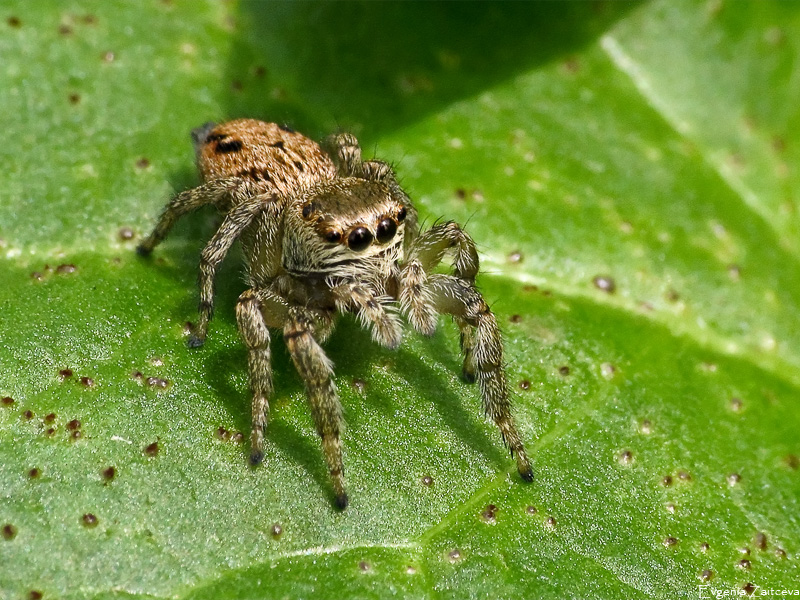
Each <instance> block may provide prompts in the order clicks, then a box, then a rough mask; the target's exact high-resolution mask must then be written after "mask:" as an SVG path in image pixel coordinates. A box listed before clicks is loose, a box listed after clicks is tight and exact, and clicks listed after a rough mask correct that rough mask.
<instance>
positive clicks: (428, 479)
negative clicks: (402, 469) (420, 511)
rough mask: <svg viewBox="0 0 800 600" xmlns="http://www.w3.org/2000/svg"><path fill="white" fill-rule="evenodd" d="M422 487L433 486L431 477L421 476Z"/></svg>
mask: <svg viewBox="0 0 800 600" xmlns="http://www.w3.org/2000/svg"><path fill="white" fill-rule="evenodd" d="M422 485H424V486H425V487H431V486H432V485H433V477H431V476H430V475H423V476H422Z"/></svg>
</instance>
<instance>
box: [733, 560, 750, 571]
mask: <svg viewBox="0 0 800 600" xmlns="http://www.w3.org/2000/svg"><path fill="white" fill-rule="evenodd" d="M736 566H737V567H739V568H740V569H749V568H750V567H752V566H753V565H752V563H751V562H750V561H749V560H747V559H746V558H743V559H742V560H740V561H739V562H738V563H736Z"/></svg>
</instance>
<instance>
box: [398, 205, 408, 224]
mask: <svg viewBox="0 0 800 600" xmlns="http://www.w3.org/2000/svg"><path fill="white" fill-rule="evenodd" d="M405 218H406V207H405V206H403V207H401V208H400V210H398V211H397V220H398V221H400V222H401V223H402V221H403V219H405Z"/></svg>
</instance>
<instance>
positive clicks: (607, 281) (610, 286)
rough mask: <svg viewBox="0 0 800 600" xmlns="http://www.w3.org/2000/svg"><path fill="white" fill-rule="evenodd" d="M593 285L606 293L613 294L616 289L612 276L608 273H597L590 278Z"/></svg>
mask: <svg viewBox="0 0 800 600" xmlns="http://www.w3.org/2000/svg"><path fill="white" fill-rule="evenodd" d="M592 283H593V284H594V287H596V288H597V289H598V290H600V291H602V292H606V293H607V294H613V293H614V292H615V291H616V290H617V284H616V282H615V281H614V279H613V278H612V277H609V276H608V275H598V276H597V277H595V278H594V279H592Z"/></svg>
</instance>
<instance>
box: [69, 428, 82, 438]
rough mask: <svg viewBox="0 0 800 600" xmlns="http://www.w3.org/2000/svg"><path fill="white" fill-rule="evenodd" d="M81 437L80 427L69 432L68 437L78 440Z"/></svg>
mask: <svg viewBox="0 0 800 600" xmlns="http://www.w3.org/2000/svg"><path fill="white" fill-rule="evenodd" d="M82 437H83V432H82V431H81V430H80V429H78V430H76V431H73V432H72V433H71V434H70V439H72V440H79V439H81V438H82Z"/></svg>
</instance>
